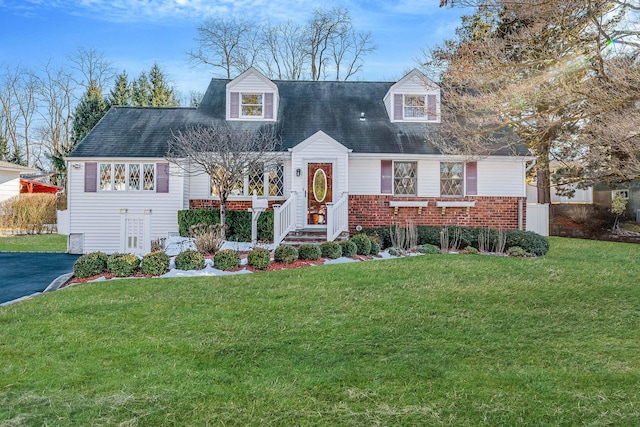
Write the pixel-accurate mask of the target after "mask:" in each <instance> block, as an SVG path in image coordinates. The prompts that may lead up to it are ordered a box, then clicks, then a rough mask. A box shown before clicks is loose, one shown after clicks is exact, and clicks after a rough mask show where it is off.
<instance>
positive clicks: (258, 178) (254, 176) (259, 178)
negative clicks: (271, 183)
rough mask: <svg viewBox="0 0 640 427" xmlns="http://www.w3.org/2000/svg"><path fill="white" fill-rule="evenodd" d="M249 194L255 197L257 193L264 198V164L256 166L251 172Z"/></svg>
mask: <svg viewBox="0 0 640 427" xmlns="http://www.w3.org/2000/svg"><path fill="white" fill-rule="evenodd" d="M248 178H249V194H247V195H248V196H253V192H254V191H255V192H256V195H258V196H264V167H263V165H262V164H259V165H256V166H255V167H254V168H252V169H250V170H249V176H248Z"/></svg>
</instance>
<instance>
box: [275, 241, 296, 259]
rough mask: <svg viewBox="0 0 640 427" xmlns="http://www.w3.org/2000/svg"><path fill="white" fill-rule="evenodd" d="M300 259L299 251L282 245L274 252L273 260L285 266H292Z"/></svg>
mask: <svg viewBox="0 0 640 427" xmlns="http://www.w3.org/2000/svg"><path fill="white" fill-rule="evenodd" d="M297 259H298V250H297V249H296V248H294V247H293V246H290V245H280V246H278V247H277V248H276V250H275V251H274V252H273V260H274V261H275V262H281V263H283V264H291V263H292V262H294V261H295V260H297Z"/></svg>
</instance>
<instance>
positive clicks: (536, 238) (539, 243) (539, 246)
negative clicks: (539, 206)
mask: <svg viewBox="0 0 640 427" xmlns="http://www.w3.org/2000/svg"><path fill="white" fill-rule="evenodd" d="M416 228H417V231H418V245H426V244H428V245H434V246H438V247H439V246H440V231H442V229H443V227H437V226H426V225H422V226H420V225H419V226H417V227H416ZM448 228H449V234H450V235H452V234H453V232H454V231H455V232H459V233H460V247H461V248H466V247H473V248H476V249H478V246H479V245H478V236H479V235H480V233H481V232H483V233H487V229H486V228H471V227H457V226H454V227H448ZM363 233H364V234H367V235H368V236H371V237H373V238H374V239H377V240H379V241H380V242H381V243H382V247H383V248H388V247H390V246H391V233H390V227H383V228H369V229H365V230H363ZM505 233H506V245H505V250H507V249H509V248H511V247H513V246H519V247H520V248H522V249H523V250H524V251H525V252H528V253H530V254H532V255H536V256H541V255H545V254H546V253H547V251H548V250H549V240H548V239H547V238H546V237H544V236H541V235H539V234H536V233H534V232H532V231H522V230H506V231H505ZM497 234H498V233H497V232H496V231H495V230H489V238H488V240H489V242H490V243H491V244H493V243H494V242H495V240H496V238H497Z"/></svg>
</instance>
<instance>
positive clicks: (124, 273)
mask: <svg viewBox="0 0 640 427" xmlns="http://www.w3.org/2000/svg"><path fill="white" fill-rule="evenodd" d="M138 267H140V258H138V256H137V255H134V254H118V253H115V254H113V255H111V256H110V257H109V258H108V259H107V270H108V271H109V273H111V274H113V275H114V276H116V277H129V276H132V275H133V273H135V272H136V269H137V268H138Z"/></svg>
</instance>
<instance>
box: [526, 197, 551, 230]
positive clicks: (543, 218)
mask: <svg viewBox="0 0 640 427" xmlns="http://www.w3.org/2000/svg"><path fill="white" fill-rule="evenodd" d="M526 229H527V231H533V232H535V233H538V234H540V235H542V236H548V235H549V205H548V204H540V203H527V227H526Z"/></svg>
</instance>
